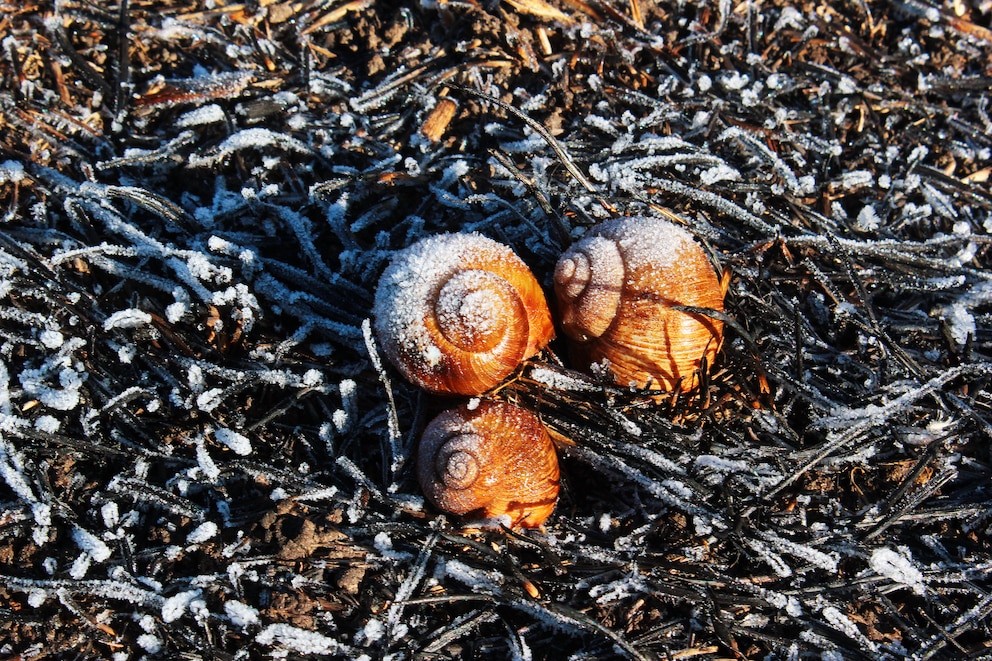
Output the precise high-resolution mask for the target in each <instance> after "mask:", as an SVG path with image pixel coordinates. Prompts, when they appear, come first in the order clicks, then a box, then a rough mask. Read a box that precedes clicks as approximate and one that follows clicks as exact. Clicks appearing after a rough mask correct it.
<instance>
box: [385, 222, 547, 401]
mask: <svg viewBox="0 0 992 661" xmlns="http://www.w3.org/2000/svg"><path fill="white" fill-rule="evenodd" d="M374 316H375V332H376V336H377V338H378V339H379V342H380V344H381V346H382V351H383V353H384V354H385V355H386V357H387V358H388V359H389V360H390V362H391V363H393V365H395V366H396V368H397V369H398V370H399V371H400V372H401V373H402V374H403V375H404V376H405V377H406V378H407V379H409V380H410V381H412V382H413V383H415V384H416V385H418V386H420V387H422V388H425V389H426V390H429V391H431V392H435V393H448V394H459V395H478V394H481V393H483V392H485V391H487V390H489V389H490V388H492V387H494V386H496V385H497V384H499V383H500V382H501V381H502V380H503V379H505V378H506V377H507V376H509V375H510V374H511V373H512V372H513V370H515V369H516V368H517V366H519V365H520V363H521V362H522V361H523V360H525V359H526V358H529V357H531V356H533V355H534V354H535V353H537V352H538V351H539V350H540V349H542V348H543V347H544V346H545V345H547V343H548V342H550V341H551V338H552V337H553V336H554V327H553V326H552V323H551V312H550V310H549V309H548V304H547V301H546V300H545V298H544V293H543V292H542V291H541V287H540V285H539V284H538V282H537V280H536V279H535V278H534V275H533V274H532V273H531V272H530V269H528V268H527V266H526V264H524V263H523V261H522V260H521V259H520V258H519V257H517V255H516V254H515V253H514V252H513V251H512V250H511V249H510V248H508V247H507V246H504V245H503V244H501V243H499V242H497V241H494V240H492V239H489V238H486V237H484V236H482V235H480V234H475V233H463V234H442V235H438V236H433V237H430V238H427V239H424V240H422V241H419V242H418V243H416V244H414V245H412V246H410V247H409V248H407V249H406V250H403V251H400V252H399V253H397V255H396V256H395V257H394V259H393V260H392V261H391V262H390V264H389V266H388V267H387V268H386V270H385V271H384V272H383V274H382V277H381V278H380V279H379V285H378V287H377V289H376V294H375V309H374Z"/></svg>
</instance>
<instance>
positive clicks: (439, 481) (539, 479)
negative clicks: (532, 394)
mask: <svg viewBox="0 0 992 661" xmlns="http://www.w3.org/2000/svg"><path fill="white" fill-rule="evenodd" d="M558 477H559V472H558V457H557V455H556V454H555V448H554V444H553V443H552V441H551V438H550V437H549V436H548V432H547V431H546V430H545V429H544V426H543V425H542V424H541V421H540V420H539V419H538V418H537V416H535V415H534V414H532V413H530V412H529V411H527V410H525V409H522V408H520V407H518V406H514V405H513V404H506V403H503V402H494V401H488V400H484V401H481V402H479V403H478V405H477V406H475V407H474V408H470V407H469V405H463V406H460V407H458V408H456V409H451V410H448V411H445V412H444V413H441V414H440V415H439V416H437V417H436V418H434V420H432V421H431V422H430V424H429V425H427V428H426V429H425V430H424V435H423V437H422V438H421V440H420V448H419V451H418V453H417V479H418V480H419V481H420V487H421V489H422V490H423V492H424V495H425V496H427V498H428V500H430V501H431V502H432V503H434V505H435V506H436V507H437V508H438V509H441V510H444V511H446V512H451V513H453V514H458V515H473V516H480V517H484V518H495V517H502V516H506V517H509V520H510V525H511V526H522V527H525V528H533V527H536V526H540V525H541V524H542V523H544V521H545V520H546V519H547V518H548V517H549V516H550V515H551V512H552V511H553V510H554V507H555V501H556V500H557V498H558Z"/></svg>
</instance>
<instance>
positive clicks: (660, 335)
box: [555, 217, 723, 390]
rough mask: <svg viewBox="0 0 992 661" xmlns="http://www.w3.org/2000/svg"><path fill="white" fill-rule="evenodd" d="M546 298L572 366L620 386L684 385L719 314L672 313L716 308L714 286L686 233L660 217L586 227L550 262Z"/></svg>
mask: <svg viewBox="0 0 992 661" xmlns="http://www.w3.org/2000/svg"><path fill="white" fill-rule="evenodd" d="M555 294H556V297H557V299H558V307H559V313H560V315H561V320H562V330H563V332H564V334H565V335H566V336H568V337H569V338H570V339H571V340H573V341H574V343H573V345H572V354H573V357H574V359H575V360H576V362H578V363H580V364H582V366H584V367H588V366H590V365H593V364H603V365H605V366H606V368H607V369H609V371H610V372H611V373H612V374H613V377H614V379H615V380H616V382H617V383H618V384H620V385H624V386H627V385H631V386H635V387H639V388H645V387H650V388H653V389H664V390H672V389H675V388H680V389H681V390H690V389H692V388H694V387H696V385H697V384H698V382H699V372H700V368H701V366H702V365H703V361H704V360H705V362H706V364H712V361H713V358H714V357H715V355H716V352H717V350H718V348H719V346H720V343H721V340H722V335H723V322H721V321H720V320H719V319H716V318H714V317H713V316H708V315H706V314H703V313H697V312H688V311H685V310H679V309H676V308H678V307H695V308H703V309H707V310H713V311H716V312H722V311H723V288H722V286H721V285H720V282H719V279H718V278H717V275H716V273H715V271H714V269H713V266H712V264H711V263H710V261H709V258H708V257H707V255H706V252H705V251H704V250H703V249H702V247H701V246H700V245H699V244H698V243H697V242H696V241H695V240H694V239H693V238H692V235H691V234H689V232H687V231H686V230H684V229H682V228H680V227H678V226H677V225H674V224H672V223H670V222H668V221H666V220H662V219H660V218H649V217H632V218H614V219H611V220H608V221H605V222H603V223H601V224H599V225H597V226H595V227H593V228H592V229H591V230H590V231H589V233H588V234H586V236H584V237H583V238H582V239H581V240H579V241H578V242H576V243H575V244H574V245H573V246H571V247H570V248H569V249H568V250H567V251H566V252H565V253H564V254H563V255H562V256H561V258H560V259H559V261H558V264H557V266H556V268H555Z"/></svg>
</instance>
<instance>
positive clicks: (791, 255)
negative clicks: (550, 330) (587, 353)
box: [0, 0, 992, 660]
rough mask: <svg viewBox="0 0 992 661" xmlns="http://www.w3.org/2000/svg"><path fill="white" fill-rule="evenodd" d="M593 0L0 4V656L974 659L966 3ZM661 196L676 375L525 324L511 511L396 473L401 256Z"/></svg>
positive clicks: (982, 494)
mask: <svg viewBox="0 0 992 661" xmlns="http://www.w3.org/2000/svg"><path fill="white" fill-rule="evenodd" d="M611 2H612V3H608V2H606V1H601V0H593V1H592V2H588V3H587V2H585V1H583V0H552V2H551V3H550V4H546V3H545V2H544V0H507V1H506V2H503V3H498V2H489V1H487V2H484V3H482V4H479V3H476V2H474V1H473V2H450V1H449V2H439V3H434V2H426V1H425V2H423V3H422V4H403V3H398V2H393V1H392V0H385V1H381V2H372V1H370V0H354V1H352V2H325V1H323V0H300V1H298V2H295V1H287V2H278V1H269V2H258V3H247V4H244V5H241V4H238V5H234V4H231V5H225V4H224V3H223V2H220V1H215V2H209V3H203V4H198V3H194V2H192V1H189V2H182V1H169V2H153V1H147V2H141V1H138V0H132V1H131V2H130V3H127V4H124V5H111V4H109V3H96V2H94V3H87V2H79V1H75V0H65V1H61V2H54V3H51V2H35V1H33V0H25V1H22V2H7V3H5V4H2V3H0V4H2V8H3V12H2V17H0V37H2V41H0V43H2V47H3V48H2V53H0V83H2V84H0V214H2V215H3V220H2V224H0V277H2V279H0V478H2V479H0V655H4V656H9V657H20V658H81V659H97V658H116V659H137V658H142V657H146V658H211V659H247V658H268V657H271V658H317V657H319V656H331V657H341V658H361V657H363V656H364V657H366V658H368V659H387V658H388V659H414V658H416V659H448V658H457V659H480V658H516V659H561V658H565V657H568V658H573V659H611V658H634V659H655V658H657V659H667V658H734V657H737V658H755V659H763V658H768V659H831V660H832V659H859V658H865V659H904V658H913V659H965V658H987V657H989V656H990V655H992V630H990V613H992V581H990V573H992V543H990V528H992V463H990V462H992V452H990V440H992V408H990V405H992V400H990V395H989V388H990V383H992V359H990V358H992V328H990V314H992V272H990V271H989V269H988V266H989V262H990V237H992V195H990V193H989V177H990V173H992V137H990V136H992V120H990V112H992V108H990V98H992V33H990V32H989V25H990V12H992V7H990V5H989V3H988V2H987V0H977V1H976V2H974V3H968V2H966V1H963V0H962V1H958V2H948V4H946V5H938V4H933V5H930V4H926V3H925V2H921V1H920V0H906V1H905V2H902V1H895V2H888V1H885V2H880V1H871V2H858V1H853V0H852V1H850V2H844V1H840V0H832V1H830V2H826V3H812V2H808V3H806V2H803V1H800V2H798V3H797V4H789V3H788V2H786V1H784V0H783V1H779V2H763V1H760V0H756V1H744V2H740V3H737V4H734V3H730V2H720V3H707V2H702V3H699V4H689V3H676V2H669V1H667V0H661V1H660V2H657V3H656V2H647V1H643V0H633V1H631V2H630V3H629V4H628V3H626V2H621V1H620V0H611ZM661 209H671V210H673V211H674V212H676V213H677V214H679V215H680V216H681V217H682V218H683V219H684V222H685V225H686V226H687V227H688V228H689V229H690V230H691V231H692V232H693V233H695V234H696V236H697V237H698V238H699V239H700V240H701V241H703V242H704V243H705V244H706V245H707V246H708V247H709V249H710V250H711V251H712V253H713V254H714V255H715V256H716V257H717V258H718V260H719V262H720V263H721V264H722V265H723V267H724V268H726V269H728V270H729V271H730V272H731V273H732V281H731V285H730V290H729V293H728V298H727V312H728V315H729V316H730V317H731V318H732V319H733V320H735V324H733V325H732V327H728V332H727V341H726V343H725V346H724V350H723V352H722V354H721V355H720V356H719V357H718V359H717V361H716V364H715V365H714V368H713V372H712V374H711V377H710V379H709V382H708V383H707V384H706V389H705V391H704V392H703V393H701V394H699V395H698V396H695V397H689V398H681V399H679V400H675V401H671V402H667V403H663V404H656V403H653V402H652V401H650V400H646V399H644V398H641V397H639V396H637V394H636V393H628V392H623V391H619V390H614V389H607V388H604V387H602V386H601V384H599V383H598V382H597V381H595V379H594V378H592V377H588V376H583V375H580V374H577V373H574V372H572V371H569V369H568V365H567V361H565V359H564V357H565V356H567V351H566V350H565V347H564V346H562V345H561V344H560V343H559V342H556V343H554V344H552V347H551V349H552V352H550V353H547V354H544V355H542V356H540V357H539V358H538V360H536V361H534V362H533V363H532V364H531V365H528V366H527V367H526V368H525V369H524V370H523V371H522V373H521V374H520V375H519V376H518V378H516V379H515V380H514V381H513V382H512V383H511V384H509V385H508V386H507V387H505V388H504V389H502V390H501V391H500V393H499V395H498V397H501V398H504V399H512V400H514V401H518V402H520V403H523V404H525V405H527V406H529V407H530V408H532V409H534V410H536V411H538V412H539V413H540V414H541V415H542V417H543V418H544V420H545V421H546V423H547V424H548V426H549V427H551V428H552V429H553V430H554V431H555V432H556V433H557V435H558V436H559V437H560V438H562V439H568V440H570V441H571V444H568V443H566V442H564V441H563V445H562V448H561V453H562V470H563V478H564V485H563V493H562V498H561V501H560V503H559V506H558V509H557V511H556V513H555V514H554V515H553V516H552V518H551V519H550V520H549V522H548V524H547V526H546V528H545V529H544V530H541V531H534V532H527V533H525V534H517V533H512V532H509V531H505V530H500V529H498V528H497V529H478V528H464V527H462V525H461V522H457V521H454V520H450V519H447V518H445V517H443V516H440V515H439V514H438V513H437V512H435V511H432V510H430V509H429V508H427V507H425V505H424V503H423V501H422V497H421V495H420V494H419V492H418V489H417V486H416V483H415V481H414V479H413V470H412V466H411V464H410V461H409V458H410V456H411V450H412V449H413V447H414V446H415V442H416V438H417V434H418V432H419V430H420V429H422V428H423V426H424V424H425V423H426V421H427V420H428V419H429V418H430V417H431V416H432V415H433V414H434V413H436V412H437V411H438V410H440V409H441V408H443V407H445V406H447V405H449V404H450V402H445V401H441V400H439V399H436V398H433V397H428V396H426V395H423V394H421V393H419V392H418V391H417V390H416V389H414V388H413V387H412V386H409V385H408V384H406V383H405V382H403V381H402V379H401V378H399V376H398V375H397V374H396V373H395V372H393V371H392V370H391V369H390V368H388V367H387V368H385V369H381V368H380V367H379V365H378V360H379V358H378V354H377V351H376V348H375V345H374V342H372V341H371V339H370V334H369V332H368V330H367V329H368V324H367V320H368V318H369V315H370V307H371V302H372V293H373V291H374V288H375V283H376V280H377V278H378V275H379V273H380V272H381V271H382V269H383V267H384V265H385V263H386V262H387V261H388V259H389V256H390V253H391V251H393V250H396V249H398V248H401V247H403V246H406V245H408V244H410V243H411V242H413V241H414V240H416V239H417V238H418V237H421V236H426V235H430V234H434V233H438V232H442V231H449V230H460V229H465V230H478V231H480V232H483V233H485V234H487V235H489V236H492V237H493V238H497V239H499V240H501V241H503V242H504V243H507V244H508V245H510V246H512V247H513V248H514V249H515V250H516V251H517V252H518V253H519V254H520V255H521V256H522V257H523V258H524V259H525V260H526V261H527V263H528V264H530V265H531V267H532V268H533V270H534V271H535V273H536V274H537V276H538V279H539V280H540V281H541V282H542V283H544V284H545V285H547V284H549V282H550V274H551V272H552V270H553V267H554V262H555V259H556V258H557V255H558V254H560V252H561V251H562V250H563V248H564V246H566V245H567V244H568V243H569V241H570V240H571V239H572V238H574V237H576V236H578V235H580V234H581V232H582V231H583V228H584V227H586V226H588V225H589V224H590V223H591V222H594V221H595V220H596V219H600V218H605V217H607V216H609V215H613V214H629V215H633V214H650V213H662V211H661Z"/></svg>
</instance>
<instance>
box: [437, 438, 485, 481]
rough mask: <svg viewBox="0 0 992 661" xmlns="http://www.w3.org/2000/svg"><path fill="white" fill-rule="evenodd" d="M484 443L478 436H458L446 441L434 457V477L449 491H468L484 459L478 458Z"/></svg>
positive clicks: (477, 475)
mask: <svg viewBox="0 0 992 661" xmlns="http://www.w3.org/2000/svg"><path fill="white" fill-rule="evenodd" d="M483 444H484V441H483V439H482V438H480V437H479V435H478V434H458V435H456V436H452V437H451V438H449V439H447V440H446V441H445V442H444V444H442V445H441V447H439V448H438V449H437V453H436V454H435V456H434V475H435V477H436V478H437V480H438V481H440V482H441V483H443V484H444V486H446V487H448V488H449V489H456V490H459V491H460V490H462V489H468V488H470V487H471V486H472V485H474V484H475V483H476V481H477V480H478V479H479V473H480V472H481V470H482V469H481V465H482V462H484V461H485V457H479V456H478V451H479V448H481V447H483Z"/></svg>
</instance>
